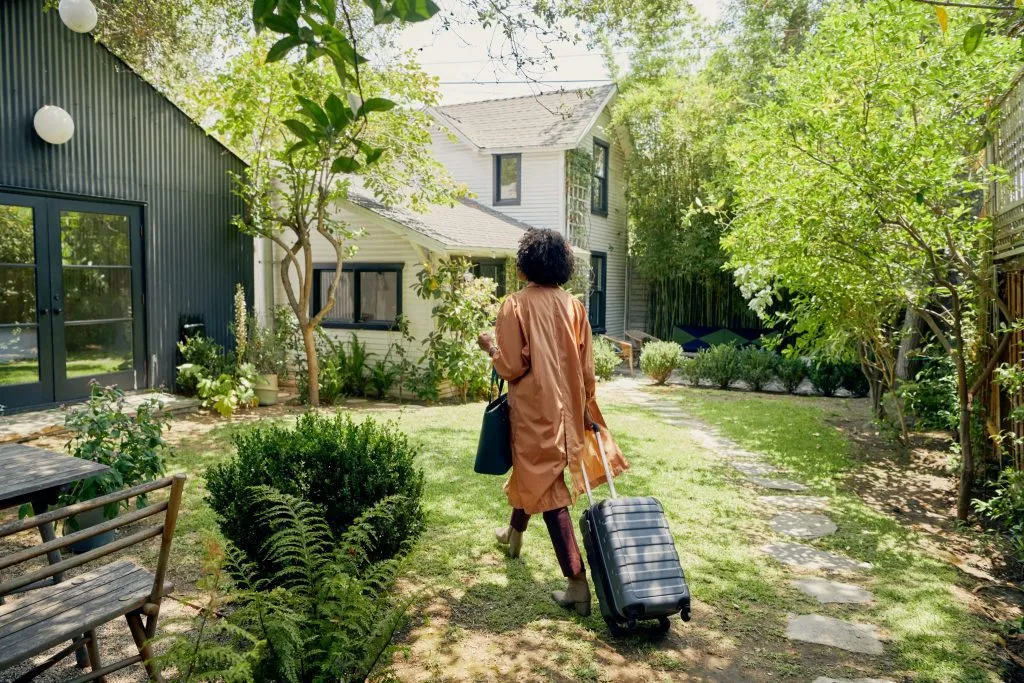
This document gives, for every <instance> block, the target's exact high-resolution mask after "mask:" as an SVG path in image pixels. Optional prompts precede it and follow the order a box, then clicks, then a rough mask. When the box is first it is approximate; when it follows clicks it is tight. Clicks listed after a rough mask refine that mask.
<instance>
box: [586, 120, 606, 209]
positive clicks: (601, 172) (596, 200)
mask: <svg viewBox="0 0 1024 683" xmlns="http://www.w3.org/2000/svg"><path fill="white" fill-rule="evenodd" d="M590 212H591V213H596V214H600V215H602V216H607V215H608V143H607V142H603V141H601V140H598V139H597V138H594V175H593V178H592V179H591V183H590Z"/></svg>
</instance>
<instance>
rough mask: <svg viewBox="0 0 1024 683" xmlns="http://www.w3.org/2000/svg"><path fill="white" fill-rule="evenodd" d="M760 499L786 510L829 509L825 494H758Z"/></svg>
mask: <svg viewBox="0 0 1024 683" xmlns="http://www.w3.org/2000/svg"><path fill="white" fill-rule="evenodd" d="M758 500H760V501H761V502H762V503H766V504H768V505H774V506H775V507H777V508H783V509H785V510H827V509H828V498H826V497H824V496H758Z"/></svg>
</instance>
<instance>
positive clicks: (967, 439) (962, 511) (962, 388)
mask: <svg viewBox="0 0 1024 683" xmlns="http://www.w3.org/2000/svg"><path fill="white" fill-rule="evenodd" d="M958 341H960V340H958ZM961 343H962V341H961ZM956 377H957V395H958V396H959V398H960V427H959V430H958V432H959V438H960V485H959V488H958V490H957V498H956V518H957V519H958V520H959V521H961V522H966V521H967V518H968V516H969V515H970V512H971V490H972V488H973V486H974V448H973V443H971V396H970V388H969V387H968V385H967V368H966V361H965V360H964V359H963V356H962V355H961V354H957V357H956Z"/></svg>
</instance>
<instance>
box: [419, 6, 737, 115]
mask: <svg viewBox="0 0 1024 683" xmlns="http://www.w3.org/2000/svg"><path fill="white" fill-rule="evenodd" d="M721 4H722V0H694V6H695V7H696V8H697V10H698V11H699V12H701V14H703V15H704V16H705V17H707V18H708V19H711V20H714V19H717V18H718V14H719V6H720V5H721ZM439 16H440V15H439ZM439 16H438V17H435V18H434V19H432V20H431V21H428V22H424V23H422V24H415V25H414V26H412V27H410V28H408V29H405V30H404V31H403V32H402V35H401V36H400V38H399V45H400V47H402V48H403V49H407V50H412V51H414V52H415V53H416V54H417V56H418V59H419V62H420V64H421V65H422V66H423V68H424V69H425V70H426V71H427V73H429V74H431V75H433V76H437V77H438V78H439V79H440V81H441V85H440V89H441V95H442V103H443V104H454V103H456V102H470V101H473V100H486V99H492V98H496V97H513V96H516V95H530V94H535V93H537V92H544V91H545V90H553V89H558V88H563V87H564V88H566V89H571V88H585V87H588V86H594V85H600V84H602V83H607V82H608V79H609V76H608V70H607V69H606V68H605V65H604V59H603V58H602V56H601V54H600V53H599V52H597V51H592V50H588V49H587V46H586V45H585V44H583V43H576V44H573V43H571V42H559V43H553V44H552V45H551V46H550V47H551V48H552V52H553V53H554V59H552V60H550V61H548V62H547V63H545V64H543V65H541V66H538V67H537V68H535V69H534V70H533V73H532V74H531V76H532V77H533V78H534V79H536V80H540V81H542V83H540V84H538V83H522V82H518V81H522V80H523V77H522V76H521V75H519V74H513V73H511V72H510V71H508V70H507V69H505V68H503V67H502V66H501V65H500V63H496V62H495V61H494V60H492V59H491V58H490V57H488V51H489V50H491V51H497V52H500V51H501V49H502V41H501V40H500V38H498V37H496V36H495V33H494V31H493V29H484V28H481V27H479V26H476V25H472V26H459V27H457V28H455V29H452V30H445V29H444V28H443V27H442V26H441V22H440V21H439ZM528 47H530V48H532V50H531V51H532V52H534V53H535V54H540V45H539V43H536V42H534V43H532V44H531V45H528ZM617 57H618V58H619V59H620V60H621V61H620V65H624V64H622V61H624V55H621V54H619V55H617Z"/></svg>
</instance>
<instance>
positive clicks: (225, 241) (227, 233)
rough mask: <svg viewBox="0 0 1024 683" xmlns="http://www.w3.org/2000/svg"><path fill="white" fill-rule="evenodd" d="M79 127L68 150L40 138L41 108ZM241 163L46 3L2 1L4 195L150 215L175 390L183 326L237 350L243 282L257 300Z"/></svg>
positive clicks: (161, 342) (161, 380)
mask: <svg viewBox="0 0 1024 683" xmlns="http://www.w3.org/2000/svg"><path fill="white" fill-rule="evenodd" d="M45 104H54V105H57V106H60V107H62V108H64V109H66V110H67V111H68V112H69V113H70V114H71V116H72V117H73V118H74V120H75V135H74V137H73V138H72V139H71V141H70V142H68V143H67V144H65V145H60V146H53V145H48V144H46V143H45V142H43V141H42V140H40V139H39V138H38V137H37V136H36V135H35V132H34V131H33V129H32V117H33V116H34V114H35V112H36V111H37V110H38V109H39V107H41V106H43V105H45ZM243 168H244V165H243V163H242V162H241V161H240V160H239V159H238V158H237V157H235V156H234V155H233V154H231V153H230V152H228V151H227V150H226V149H225V148H224V147H223V146H222V145H220V144H219V143H218V142H216V141H215V140H214V139H213V138H211V137H209V136H208V135H206V134H205V133H204V132H203V131H202V130H201V129H200V128H199V127H198V126H197V125H196V124H195V123H193V122H192V121H191V120H190V119H189V118H188V117H187V116H185V114H184V113H182V112H181V111H180V110H179V109H177V108H176V107H175V106H174V105H173V104H172V103H171V102H169V101H168V100H167V99H166V98H164V97H163V96H162V95H160V93H158V92H157V91H156V90H155V89H154V88H153V87H152V86H150V85H149V84H148V83H146V82H145V81H144V80H142V79H141V78H140V77H139V76H137V75H136V74H135V73H133V72H132V71H131V70H130V69H129V68H128V67H127V66H126V65H125V64H124V63H123V62H122V61H120V60H119V59H117V58H116V57H115V56H114V55H112V54H111V53H110V52H109V51H107V50H106V49H105V48H103V47H102V46H101V45H99V44H97V43H96V42H95V41H94V40H93V38H92V37H91V36H88V35H81V34H77V33H74V32H72V31H70V30H68V29H67V28H65V27H64V25H63V24H62V23H61V21H60V18H59V16H58V15H57V12H56V11H55V10H54V11H49V12H43V11H42V3H41V2H39V1H38V0H2V2H0V188H7V189H10V190H15V191H17V190H19V189H24V190H31V191H35V192H45V193H61V194H68V195H73V196H76V197H82V198H97V199H104V200H115V201H123V202H130V203H135V204H140V205H143V212H142V213H143V223H144V234H145V255H146V264H145V268H146V309H147V311H146V313H147V316H146V324H147V357H148V359H149V367H148V375H149V379H150V382H151V383H152V384H153V385H161V384H167V385H170V384H171V383H172V382H173V379H174V361H175V342H176V341H177V337H178V320H179V316H181V315H200V316H202V317H203V318H204V319H205V321H206V326H207V329H208V331H209V332H210V334H211V335H212V336H214V337H216V338H217V339H219V340H220V341H221V342H224V343H226V342H227V341H228V332H227V329H228V325H229V324H230V320H231V316H232V310H231V308H232V307H231V298H232V293H233V291H234V285H235V283H236V282H241V283H243V284H244V285H245V287H246V291H248V292H252V279H253V272H252V270H253V269H252V241H251V240H250V239H249V238H247V237H245V236H243V235H241V234H239V233H238V232H237V231H236V230H235V229H234V228H233V227H231V225H230V221H231V217H232V216H233V215H236V214H238V213H240V212H241V211H242V204H241V201H240V200H239V199H238V198H237V197H236V196H234V194H233V193H232V182H231V179H230V177H229V175H228V174H229V172H230V171H234V172H241V170H242V169H243Z"/></svg>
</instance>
